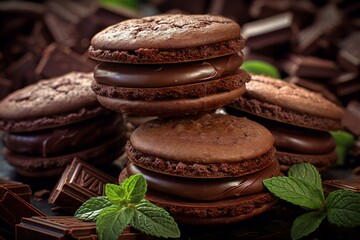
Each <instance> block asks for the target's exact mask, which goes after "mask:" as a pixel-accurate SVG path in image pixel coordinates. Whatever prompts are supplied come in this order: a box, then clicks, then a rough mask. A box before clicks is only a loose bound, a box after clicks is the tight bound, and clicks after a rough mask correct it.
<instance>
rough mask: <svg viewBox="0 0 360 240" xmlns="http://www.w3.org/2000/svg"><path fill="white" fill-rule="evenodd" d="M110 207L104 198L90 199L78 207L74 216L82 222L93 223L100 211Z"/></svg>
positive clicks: (109, 203)
mask: <svg viewBox="0 0 360 240" xmlns="http://www.w3.org/2000/svg"><path fill="white" fill-rule="evenodd" d="M111 205H112V204H111V202H109V200H108V199H107V197H105V196H100V197H92V198H90V199H89V200H87V201H86V202H84V203H83V205H81V206H80V207H79V209H78V210H77V211H76V212H75V214H74V216H75V217H76V218H77V219H79V220H82V221H88V222H94V221H96V219H97V218H98V216H99V214H100V213H101V211H102V210H103V209H105V208H107V207H110V206H111Z"/></svg>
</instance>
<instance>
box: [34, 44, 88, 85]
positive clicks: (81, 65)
mask: <svg viewBox="0 0 360 240" xmlns="http://www.w3.org/2000/svg"><path fill="white" fill-rule="evenodd" d="M93 68H94V65H93V64H92V63H90V62H87V61H86V59H83V58H82V57H81V56H80V55H79V54H77V53H75V52H72V51H71V50H70V49H69V48H66V47H62V46H59V45H57V44H55V43H53V44H51V45H49V46H48V47H47V48H46V50H45V51H44V56H43V57H42V59H41V60H40V62H39V64H38V65H37V67H36V70H35V72H36V74H38V75H39V76H41V77H42V78H51V77H56V76H61V75H64V74H66V73H68V72H71V71H80V72H91V71H92V70H93Z"/></svg>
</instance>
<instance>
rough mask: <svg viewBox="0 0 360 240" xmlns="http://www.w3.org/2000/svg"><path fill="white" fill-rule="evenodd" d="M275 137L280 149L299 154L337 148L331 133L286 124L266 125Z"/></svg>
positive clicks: (325, 151) (330, 150)
mask: <svg viewBox="0 0 360 240" xmlns="http://www.w3.org/2000/svg"><path fill="white" fill-rule="evenodd" d="M265 126H266V127H267V128H268V129H269V130H270V132H271V133H272V134H273V136H274V138H275V143H274V146H275V148H276V150H278V151H285V152H291V153H299V154H313V155H317V154H326V153H331V152H333V151H334V150H335V148H336V143H335V141H334V139H333V138H332V137H331V135H330V133H328V132H323V131H316V130H309V129H302V128H298V127H293V126H288V125H286V124H279V125H265Z"/></svg>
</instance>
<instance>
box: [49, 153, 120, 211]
mask: <svg viewBox="0 0 360 240" xmlns="http://www.w3.org/2000/svg"><path fill="white" fill-rule="evenodd" d="M116 182H117V181H116V179H115V178H113V177H111V176H109V175H107V174H105V173H104V172H101V171H100V170H98V169H96V168H94V167H93V166H91V165H89V164H87V163H85V162H83V161H80V160H79V159H76V158H75V159H74V160H73V161H72V163H71V165H69V166H68V167H67V168H66V169H65V171H64V172H63V174H62V176H61V178H60V180H59V181H58V183H57V184H56V186H55V188H54V190H53V191H52V193H51V195H50V198H49V203H52V204H56V205H58V206H60V207H61V208H63V209H66V210H68V211H70V212H75V211H76V210H77V209H78V208H79V207H80V206H81V205H82V204H83V203H84V202H85V201H86V200H88V199H89V198H91V197H96V196H102V195H104V185H105V184H106V183H116Z"/></svg>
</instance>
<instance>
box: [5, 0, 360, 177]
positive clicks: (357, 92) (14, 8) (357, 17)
mask: <svg viewBox="0 0 360 240" xmlns="http://www.w3.org/2000/svg"><path fill="white" fill-rule="evenodd" d="M169 12H171V13H182V12H183V13H192V14H204V13H210V14H216V15H223V16H226V17H229V18H232V19H233V20H235V21H236V22H238V23H239V24H240V25H241V28H242V35H243V36H244V37H245V38H246V40H247V43H246V46H247V47H246V48H245V49H244V53H245V59H246V62H245V63H244V65H243V67H244V68H246V69H247V70H248V71H251V72H255V73H263V74H266V75H271V76H275V77H279V78H281V79H284V80H285V81H289V82H292V83H295V84H297V85H300V86H302V87H305V88H308V89H310V90H313V91H316V92H318V93H320V94H322V95H323V96H324V97H325V98H327V99H329V100H330V101H332V102H334V103H335V104H338V105H341V106H343V107H344V108H346V114H345V117H344V121H343V122H344V130H346V132H347V133H349V134H351V135H352V136H351V138H352V141H351V144H350V145H351V148H350V149H349V154H350V156H351V158H350V159H352V160H351V161H353V162H354V161H356V160H354V159H359V156H360V140H359V136H360V103H359V100H360V78H359V67H360V48H359V47H358V44H359V43H360V32H359V30H360V1H353V0H317V1H310V0H273V1H269V0H45V1H41V0H38V1H1V2H0V99H2V98H4V97H5V96H6V95H7V94H9V93H10V92H12V91H14V90H16V89H19V88H22V87H24V86H26V85H28V84H32V83H34V82H36V81H38V80H40V79H47V78H51V77H55V76H59V75H63V74H65V73H67V72H70V71H73V70H77V71H92V70H93V67H94V66H95V65H96V62H95V61H93V60H90V59H89V58H88V55H87V48H88V47H89V44H90V40H91V38H92V36H93V35H94V34H95V33H97V32H99V31H100V30H102V29H104V28H105V27H107V26H109V25H112V24H114V23H117V22H120V21H122V20H125V19H128V18H138V17H141V16H147V15H154V14H160V13H169ZM342 137H344V136H342ZM346 137H349V136H348V135H347V136H345V138H346ZM348 145H349V144H348ZM355 165H357V164H355ZM358 171H359V172H360V170H358Z"/></svg>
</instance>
